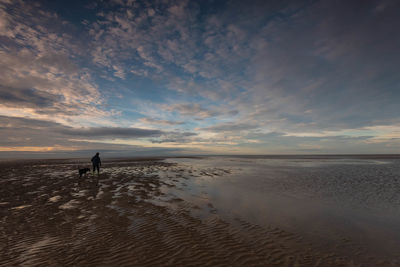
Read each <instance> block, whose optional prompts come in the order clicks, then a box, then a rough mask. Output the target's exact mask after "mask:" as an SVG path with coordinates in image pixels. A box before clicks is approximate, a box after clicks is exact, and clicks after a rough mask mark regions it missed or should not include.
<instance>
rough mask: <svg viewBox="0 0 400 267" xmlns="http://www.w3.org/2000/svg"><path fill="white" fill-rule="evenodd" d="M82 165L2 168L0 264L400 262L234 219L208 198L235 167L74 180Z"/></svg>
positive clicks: (141, 164) (138, 167) (171, 167)
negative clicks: (213, 183) (213, 188)
mask: <svg viewBox="0 0 400 267" xmlns="http://www.w3.org/2000/svg"><path fill="white" fill-rule="evenodd" d="M193 160H196V159H193ZM83 165H85V164H83V163H82V162H79V161H76V160H47V161H40V160H33V161H18V162H15V161H14V162H11V161H10V162H1V163H0V171H1V177H0V218H1V220H0V239H1V240H2V242H0V259H1V261H0V265H1V266H16V265H20V266H110V265H114V266H194V265H196V266H230V265H232V266H274V265H277V266H342V265H343V266H377V265H383V266H399V264H400V260H399V259H400V256H399V254H396V253H394V254H393V253H390V254H388V255H385V253H376V254H371V251H370V250H368V248H365V247H363V246H362V244H360V243H357V242H355V241H354V240H353V238H352V236H351V235H350V236H349V237H348V236H346V235H343V236H340V238H338V239H337V240H334V241H329V242H324V241H323V239H321V238H319V239H318V238H313V237H312V236H311V235H307V234H304V233H305V232H304V231H301V230H298V229H297V228H293V227H292V228H291V227H288V226H287V225H285V224H284V223H282V222H280V221H279V220H276V219H274V218H272V217H271V218H270V219H269V218H263V220H262V223H261V222H259V221H257V220H254V218H251V215H246V216H244V215H243V213H240V212H239V209H240V207H239V204H238V206H237V211H238V212H239V213H237V214H236V213H235V210H236V209H234V211H233V212H227V209H226V208H222V207H223V205H222V203H223V201H222V200H220V201H219V200H217V198H216V197H215V195H219V196H221V195H222V196H223V192H222V189H221V187H219V189H218V190H221V191H220V192H212V191H211V190H212V189H210V187H207V184H208V186H209V185H212V183H208V182H210V181H221V180H223V179H234V178H235V177H237V175H240V168H234V167H225V166H222V167H221V166H211V167H210V166H208V165H201V164H200V165H196V164H191V162H190V161H189V162H186V163H185V164H182V163H181V162H180V161H179V160H174V159H169V160H163V159H143V160H138V159H132V160H126V159H125V160H114V161H105V164H103V168H102V169H101V174H100V175H99V176H97V175H95V176H93V175H87V176H85V177H82V178H81V179H80V178H79V175H78V166H80V167H83ZM201 181H203V182H204V183H203V184H202V182H201ZM207 181H208V182H207ZM206 182H207V183H206ZM227 191H229V190H228V189H227ZM245 192H246V191H245ZM213 196H214V197H213ZM230 197H231V196H226V197H224V200H225V201H228V200H229V199H231V198H230ZM250 198H251V196H249V199H250ZM255 201H256V200H255ZM271 201H272V199H271ZM275 201H278V202H279V201H280V199H279V198H275ZM253 203H254V202H253ZM231 204H232V205H233V207H234V206H235V203H234V202H232V203H231ZM260 205H263V204H261V203H260ZM220 207H221V209H220ZM260 210H266V211H268V207H263V206H261V207H260ZM288 210H289V211H290V208H288ZM289 213H290V212H289ZM304 213H307V212H306V211H304ZM267 214H273V213H270V212H269V211H268V213H267ZM256 217H257V218H258V217H260V216H256ZM313 220H314V219H313V218H309V221H313ZM292 223H293V222H292ZM294 224H296V223H295V222H294ZM335 224H336V223H335V222H332V225H335Z"/></svg>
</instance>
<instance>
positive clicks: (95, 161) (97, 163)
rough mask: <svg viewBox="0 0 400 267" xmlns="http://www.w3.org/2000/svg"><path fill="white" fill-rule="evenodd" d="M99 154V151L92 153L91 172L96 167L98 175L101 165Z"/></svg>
mask: <svg viewBox="0 0 400 267" xmlns="http://www.w3.org/2000/svg"><path fill="white" fill-rule="evenodd" d="M99 154H100V153H99V152H97V153H96V155H94V156H93V158H92V164H93V174H94V171H95V170H96V169H97V175H99V172H100V166H101V160H100V157H99Z"/></svg>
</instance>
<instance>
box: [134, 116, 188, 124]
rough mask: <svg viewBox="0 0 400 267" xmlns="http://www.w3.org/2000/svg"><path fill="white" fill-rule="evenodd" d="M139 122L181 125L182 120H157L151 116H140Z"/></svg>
mask: <svg viewBox="0 0 400 267" xmlns="http://www.w3.org/2000/svg"><path fill="white" fill-rule="evenodd" d="M140 121H141V122H143V123H146V124H157V125H182V124H184V123H185V122H183V121H169V120H157V119H153V118H141V119H140Z"/></svg>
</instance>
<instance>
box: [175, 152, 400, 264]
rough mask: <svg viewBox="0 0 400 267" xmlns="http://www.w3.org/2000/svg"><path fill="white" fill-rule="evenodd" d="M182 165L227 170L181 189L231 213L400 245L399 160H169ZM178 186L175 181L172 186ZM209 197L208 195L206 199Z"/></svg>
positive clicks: (303, 230)
mask: <svg viewBox="0 0 400 267" xmlns="http://www.w3.org/2000/svg"><path fill="white" fill-rule="evenodd" d="M168 161H170V162H177V163H178V166H182V168H189V167H191V168H195V169H196V168H197V169H204V170H207V169H209V170H213V169H215V168H219V169H225V170H229V171H230V173H229V174H228V173H227V174H225V175H221V176H217V177H213V178H210V177H209V176H207V175H204V174H203V175H200V176H198V177H193V178H192V179H190V181H188V182H187V183H186V184H187V187H188V189H186V190H185V191H183V192H180V193H177V194H179V196H180V197H181V198H183V199H184V200H186V201H188V202H191V203H193V204H195V205H201V203H204V202H211V203H212V205H213V209H214V210H215V211H218V213H219V214H223V215H224V218H226V219H228V220H229V219H230V220H232V219H235V218H240V219H243V220H246V221H249V222H251V223H254V224H257V225H262V226H271V225H275V226H279V227H281V228H283V229H286V230H289V231H292V232H296V233H300V234H301V235H303V236H305V237H307V238H309V239H310V240H313V242H316V243H321V244H325V245H326V246H332V247H335V246H337V245H338V244H339V243H340V242H341V241H343V240H346V241H347V243H350V242H352V243H353V244H354V246H358V247H362V248H363V249H364V250H366V251H368V252H369V253H372V254H376V255H386V256H387V255H389V256H393V257H395V256H397V255H398V253H399V251H400V160H399V159H373V158H372V159H354V158H334V159H318V158H313V159H298V158H295V159H291V158H287V159H264V158H250V159H249V158H238V157H235V158H229V157H212V158H203V159H169V160H168ZM172 190H176V188H172ZM205 200H206V201H205Z"/></svg>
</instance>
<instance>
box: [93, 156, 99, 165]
mask: <svg viewBox="0 0 400 267" xmlns="http://www.w3.org/2000/svg"><path fill="white" fill-rule="evenodd" d="M92 163H93V165H101V160H100V157H99V156H98V155H95V156H94V157H93V158H92Z"/></svg>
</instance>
